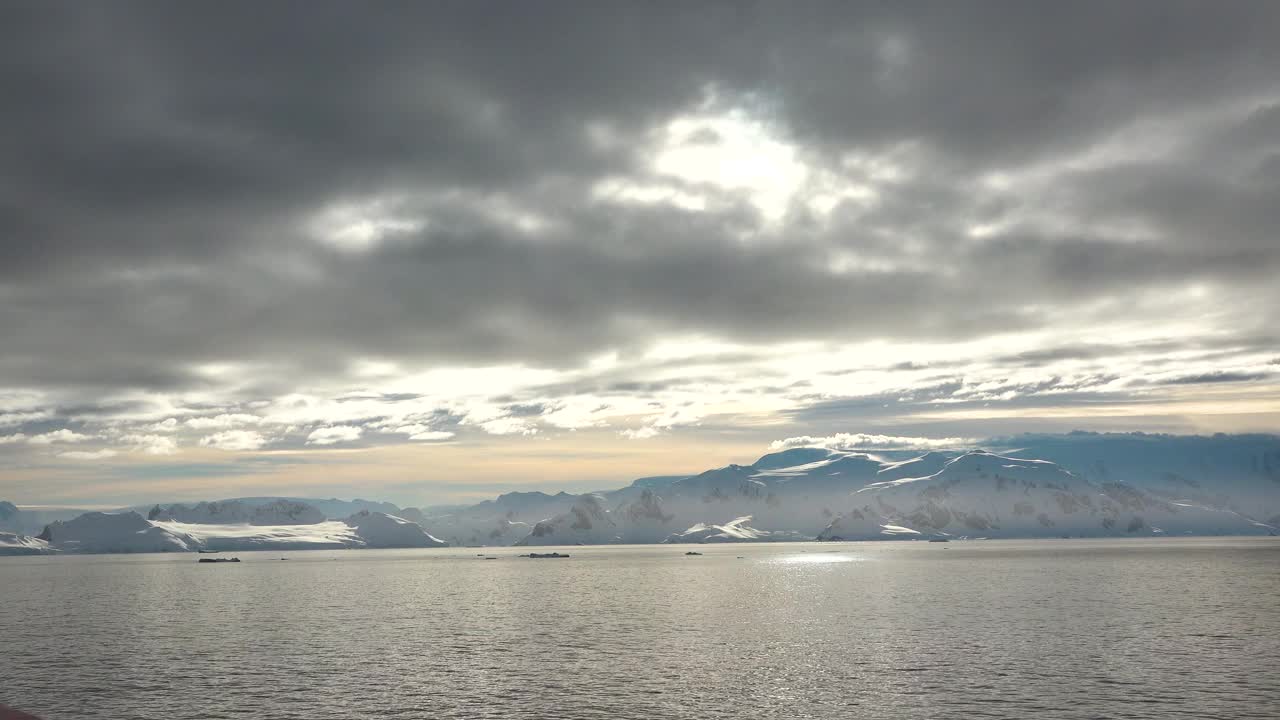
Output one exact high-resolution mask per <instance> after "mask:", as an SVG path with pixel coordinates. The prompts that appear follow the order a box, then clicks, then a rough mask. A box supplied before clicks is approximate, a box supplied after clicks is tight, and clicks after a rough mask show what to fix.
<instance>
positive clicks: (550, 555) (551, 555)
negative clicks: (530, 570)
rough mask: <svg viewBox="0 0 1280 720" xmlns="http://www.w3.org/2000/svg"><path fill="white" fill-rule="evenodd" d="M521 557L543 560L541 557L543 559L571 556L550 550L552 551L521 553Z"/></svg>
mask: <svg viewBox="0 0 1280 720" xmlns="http://www.w3.org/2000/svg"><path fill="white" fill-rule="evenodd" d="M520 557H523V558H533V559H535V560H541V559H543V558H567V557H569V556H568V555H562V554H560V553H558V552H550V553H529V554H528V555H521V556H520Z"/></svg>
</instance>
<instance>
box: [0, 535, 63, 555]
mask: <svg viewBox="0 0 1280 720" xmlns="http://www.w3.org/2000/svg"><path fill="white" fill-rule="evenodd" d="M49 552H51V550H50V548H49V543H47V542H45V541H44V540H41V539H39V538H34V537H31V536H30V535H19V534H17V533H11V532H0V555H44V554H46V553H49Z"/></svg>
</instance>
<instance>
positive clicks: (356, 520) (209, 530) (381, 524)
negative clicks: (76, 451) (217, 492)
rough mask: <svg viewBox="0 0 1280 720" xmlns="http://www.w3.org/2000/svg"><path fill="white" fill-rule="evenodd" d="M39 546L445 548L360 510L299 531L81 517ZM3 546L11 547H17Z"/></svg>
mask: <svg viewBox="0 0 1280 720" xmlns="http://www.w3.org/2000/svg"><path fill="white" fill-rule="evenodd" d="M40 540H41V541H43V542H46V543H47V546H48V547H49V548H53V549H56V550H60V551H63V552H81V553H118V552H120V553H127V552H187V551H195V550H219V551H221V550H226V551H236V550H318V549H341V548H423V547H442V546H444V545H446V543H444V542H442V541H440V540H438V539H436V538H434V537H432V536H431V535H430V534H428V533H427V532H426V531H425V530H423V529H422V527H421V526H419V525H418V524H417V523H413V522H410V521H408V520H405V519H403V518H398V517H395V516H393V515H387V514H385V513H380V512H370V511H368V510H362V511H360V512H359V513H356V514H355V515H352V516H351V517H350V518H347V519H346V520H325V521H323V522H318V523H307V524H301V525H251V524H249V523H216V524H214V523H184V522H176V521H172V520H155V521H152V520H147V519H146V518H144V517H142V516H141V515H139V514H138V513H135V512H127V513H96V512H95V513H86V514H84V515H81V516H80V517H78V518H76V519H74V520H70V521H65V522H55V523H52V524H50V525H49V526H48V527H47V528H46V529H45V532H44V533H42V534H41V536H40ZM6 544H7V545H8V544H15V545H16V541H14V542H12V543H6Z"/></svg>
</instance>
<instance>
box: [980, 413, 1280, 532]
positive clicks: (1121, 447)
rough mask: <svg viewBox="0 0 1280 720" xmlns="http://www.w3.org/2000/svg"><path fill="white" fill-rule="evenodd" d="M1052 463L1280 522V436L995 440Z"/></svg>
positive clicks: (1022, 437) (1095, 478)
mask: <svg viewBox="0 0 1280 720" xmlns="http://www.w3.org/2000/svg"><path fill="white" fill-rule="evenodd" d="M992 447H1005V448H1010V449H1011V450H1010V452H1011V453H1012V454H1016V455H1018V456H1019V457H1034V458H1041V459H1044V460H1050V461H1052V462H1055V463H1057V464H1059V465H1061V466H1062V467H1064V468H1066V469H1067V470H1070V471H1071V472H1073V473H1076V474H1077V475H1079V476H1081V477H1083V478H1085V479H1087V480H1089V481H1091V482H1094V483H1099V484H1101V483H1116V482H1121V483H1125V484H1128V485H1133V486H1136V487H1138V488H1141V489H1142V490H1145V491H1147V492H1149V493H1152V494H1154V495H1157V496H1159V497H1161V498H1163V499H1166V500H1170V501H1176V502H1187V503H1194V504H1199V505H1208V506H1213V507H1222V508H1226V509H1230V510H1234V511H1236V512H1240V513H1244V514H1247V515H1249V516H1250V517H1253V518H1254V519H1257V520H1262V521H1266V522H1269V523H1271V524H1280V437H1278V436H1275V435H1211V436H1198V435H1150V434H1146V433H1085V432H1075V433H1068V434H1066V435H1019V436H1014V437H1010V438H999V439H994V440H992Z"/></svg>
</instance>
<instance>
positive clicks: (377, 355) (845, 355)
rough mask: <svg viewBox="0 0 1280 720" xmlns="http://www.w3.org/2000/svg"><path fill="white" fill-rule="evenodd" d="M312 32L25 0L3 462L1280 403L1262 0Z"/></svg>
mask: <svg viewBox="0 0 1280 720" xmlns="http://www.w3.org/2000/svg"><path fill="white" fill-rule="evenodd" d="M1152 17H1159V18H1160V22H1159V23H1156V24H1154V25H1153V23H1152V22H1151V18H1152ZM306 20H307V21H306V22H305V23H300V22H299V20H298V15H297V12H296V11H294V10H293V9H290V8H284V7H270V8H254V9H253V10H252V11H249V10H247V9H245V8H242V7H238V6H235V5H227V4H218V5H210V6H209V7H204V8H200V9H199V10H197V11H192V10H191V9H189V8H181V9H179V8H169V7H163V6H154V5H150V4H146V5H135V4H116V5H112V6H110V7H82V6H68V7H56V8H55V7H43V6H41V7H36V8H24V9H21V10H19V9H13V8H5V9H0V67H14V68H21V69H22V72H21V73H18V74H16V75H15V74H10V75H6V76H5V89H6V100H7V102H6V109H7V110H9V111H7V112H5V113H3V114H0V137H8V138H18V139H20V142H14V143H9V144H5V145H3V147H0V162H3V166H4V167H5V168H6V177H7V178H10V180H8V181H6V182H5V183H4V185H3V187H2V188H0V337H3V338H4V352H3V353H0V377H3V378H4V387H0V427H3V428H5V435H3V436H0V438H18V437H21V438H23V439H22V440H21V441H14V440H8V441H7V442H5V443H4V452H5V453H6V454H14V455H20V454H21V453H24V452H31V451H32V450H31V448H30V447H29V444H30V442H34V441H32V440H28V439H30V438H36V437H44V436H46V435H47V434H49V433H56V432H58V431H59V429H60V428H75V431H74V432H75V433H77V434H79V433H83V434H85V435H86V436H87V435H88V434H95V435H96V436H97V437H102V438H123V437H132V436H137V437H146V436H166V437H170V438H172V446H170V445H169V444H168V442H163V441H160V440H150V441H147V442H145V443H139V444H136V447H138V448H143V449H142V450H141V451H142V452H148V451H150V450H153V449H154V450H162V449H176V450H178V452H181V449H182V448H184V447H201V446H203V447H230V448H234V449H252V448H256V447H261V446H262V445H263V444H264V443H266V441H267V438H268V437H270V439H271V442H272V443H273V444H275V443H279V444H280V445H281V446H288V447H299V446H303V445H323V444H330V443H338V442H351V441H353V440H358V439H360V438H362V437H364V436H363V434H362V433H363V431H362V430H360V429H361V428H367V429H368V430H369V431H370V432H374V431H375V430H376V431H377V432H378V433H379V442H388V443H390V442H406V443H408V442H423V441H427V442H430V441H440V440H447V439H453V438H454V437H462V438H465V439H467V440H468V441H470V440H473V439H474V440H477V441H478V442H484V443H504V442H510V443H516V442H523V441H525V438H527V437H530V436H534V435H537V436H538V437H539V440H540V439H541V438H542V437H546V436H548V435H556V434H561V433H566V432H570V431H573V432H576V433H577V434H578V435H581V436H588V435H591V436H593V437H598V436H607V437H609V438H613V439H615V440H616V438H617V437H618V433H629V434H624V435H623V437H629V438H634V437H637V436H639V435H645V436H648V437H651V438H653V437H657V436H659V435H660V436H661V437H662V440H659V441H658V443H663V442H668V441H671V442H675V441H676V439H677V438H681V437H695V438H701V439H705V440H708V441H715V440H716V439H717V438H722V437H724V435H722V434H721V433H727V432H739V433H742V434H744V435H746V434H749V435H751V437H752V438H753V439H752V440H751V442H757V443H758V442H761V441H763V440H764V439H765V438H769V437H781V436H784V435H790V436H797V437H798V436H803V435H809V436H814V437H822V436H825V435H826V434H827V433H829V432H830V431H831V428H839V427H862V428H876V429H882V430H883V431H884V432H887V433H902V434H907V435H911V434H920V433H928V432H939V433H945V434H948V435H951V434H955V435H966V434H979V433H981V432H982V431H981V429H978V428H973V427H967V426H959V427H951V426H948V427H947V428H946V429H939V428H936V427H927V428H925V427H918V426H915V425H913V423H916V422H917V421H918V419H919V417H918V416H919V415H920V414H921V413H922V412H926V411H931V412H942V411H943V410H946V409H954V410H957V411H959V410H965V411H976V410H978V409H981V408H983V407H985V406H987V405H992V406H997V407H998V408H1004V409H1010V411H1015V410H1016V411H1017V412H1023V413H1028V414H1029V415H1028V416H1029V417H1030V416H1031V415H1032V414H1034V413H1035V412H1037V411H1039V412H1047V410H1046V409H1047V408H1055V409H1056V410H1055V411H1057V410H1061V409H1062V408H1075V407H1079V406H1081V405H1083V404H1084V403H1085V402H1086V400H1088V402H1104V401H1105V402H1109V403H1121V402H1123V403H1130V404H1132V405H1134V406H1135V407H1136V406H1138V405H1142V406H1144V407H1146V408H1149V409H1150V412H1151V413H1152V414H1153V417H1154V416H1155V415H1160V414H1161V413H1173V415H1172V416H1170V417H1166V418H1165V419H1163V420H1159V421H1158V422H1183V423H1185V422H1190V421H1191V420H1189V419H1188V418H1187V416H1186V415H1185V413H1177V412H1174V411H1172V410H1168V409H1167V408H1168V407H1170V405H1169V403H1170V402H1171V401H1172V400H1175V399H1177V398H1179V397H1180V394H1185V393H1191V392H1200V393H1209V392H1217V393H1223V392H1227V391H1229V390H1230V389H1231V386H1233V385H1239V386H1241V387H1247V388H1248V389H1249V390H1251V391H1252V392H1254V393H1255V394H1257V395H1260V396H1262V397H1264V398H1273V397H1275V396H1276V393H1277V390H1276V388H1275V382H1274V380H1275V378H1274V374H1272V373H1271V372H1270V371H1269V370H1267V371H1266V372H1264V371H1263V370H1260V369H1259V368H1263V367H1265V366H1266V363H1267V362H1268V361H1269V360H1270V359H1273V358H1274V348H1275V347H1276V337H1275V331H1274V328H1275V327H1277V326H1280V286H1277V284H1276V283H1275V281H1274V278H1275V277H1276V276H1277V273H1280V245H1277V244H1276V242H1275V228H1276V227H1277V225H1280V215H1278V214H1277V213H1278V212H1280V211H1278V210H1277V204H1276V203H1275V202H1274V197H1276V195H1277V193H1280V170H1278V168H1280V121H1278V120H1277V118H1280V94H1278V93H1277V90H1276V87H1275V77H1276V76H1277V73H1278V72H1280V45H1277V43H1275V42H1274V41H1273V38H1271V37H1270V35H1268V34H1267V32H1265V29H1267V28H1271V27H1275V26H1276V24H1277V22H1280V7H1278V6H1276V5H1275V4H1269V3H1252V4H1242V3H1233V4H1231V5H1230V6H1226V7H1221V8H1214V11H1213V12H1211V13H1206V12H1204V10H1203V9H1202V8H1198V7H1195V6H1194V5H1173V6H1170V5H1169V4H1168V3H1163V2H1155V1H1152V2H1146V1H1143V0H1139V1H1137V2H1127V3H1124V4H1122V5H1119V6H1114V7H1113V6H1106V7H1103V6H1102V5H1081V4H1064V5H1062V6H1061V7H1054V8H1052V9H1045V8H1042V7H1036V8H1034V9H1033V8H1027V7H1017V6H1012V7H1011V6H1010V5H1009V4H1005V3H976V4H971V5H967V6H965V7H964V8H962V9H961V8H955V7H951V6H949V5H947V4H926V5H920V4H913V3H905V4H878V5H873V4H851V3H843V4H842V3H817V4H809V3H802V4H798V5H797V4H785V5H784V4H776V5H773V4H759V5H750V6H738V5H735V4H700V3H699V4H694V3H685V4H663V3H656V4H654V3H649V4H638V5H633V6H628V7H627V8H626V10H625V11H622V10H620V9H619V6H617V5H615V4H610V3H577V4H566V5H561V6H557V7H555V8H551V9H548V8H546V7H543V6H536V7H535V6H524V5H519V4H517V5H514V6H511V7H504V8H503V11H502V13H501V18H500V20H501V22H502V25H503V26H504V27H508V28H519V29H520V31H519V32H518V33H510V32H505V31H503V32H497V31H496V30H495V25H494V23H495V16H494V13H493V12H492V10H491V9H488V8H483V7H479V6H474V5H472V4H466V3H458V4H447V5H439V4H424V5H413V6H402V7H398V8H394V9H390V10H388V11H386V12H380V13H368V12H362V11H360V10H359V9H357V8H354V7H345V8H344V7H340V6H337V7H329V8H326V10H325V12H323V13H311V14H309V15H308V16H307V19H306ZM1100 27H1105V28H1108V29H1109V31H1108V32H1106V33H1101V34H1099V33H1097V32H1094V30H1096V29H1097V28H1100ZM246 28H252V29H253V31H252V32H247V31H246ZM339 36H341V37H344V38H349V39H350V41H349V42H342V43H338V44H335V43H333V42H332V38H334V37H339ZM227 37H236V38H238V42H237V43H236V45H235V47H234V48H229V46H228V45H227V43H226V42H224V40H225V38H227ZM49 48H57V49H58V51H57V52H50V51H49ZM583 63H587V64H589V65H590V66H591V68H592V72H589V73H584V72H580V71H578V68H580V67H581V66H582V65H583ZM1046 88H1052V92H1050V93H1046V90H1045V89H1046ZM1271 367H1274V365H1272V366H1271ZM1231 381H1235V382H1231ZM1232 402H1243V400H1241V399H1240V398H1239V397H1237V398H1235V399H1234V400H1233V401H1232ZM1224 407H1225V406H1224ZM1224 414H1225V413H1224ZM1246 414H1247V413H1246ZM1252 415H1253V416H1255V417H1258V418H1259V419H1258V420H1257V422H1258V423H1259V424H1266V423H1267V422H1269V420H1268V419H1267V418H1266V417H1263V416H1262V415H1260V414H1259V413H1257V412H1253V413H1252ZM872 421H875V422H872ZM1153 422H1156V420H1153ZM1197 422H1198V420H1197ZM1206 422H1207V421H1206ZM1214 422H1217V421H1214ZM411 426H412V427H417V426H421V428H420V429H418V430H416V431H414V432H407V431H400V430H397V428H407V427H411ZM267 428H269V431H268V430H267ZM339 428H341V429H339ZM67 432H72V431H71V430H67ZM316 433H320V434H319V435H316ZM353 433H354V434H353ZM446 433H456V435H446ZM766 433H767V434H766ZM312 436H314V437H312ZM66 441H69V440H67V439H63V440H60V442H66ZM121 442H122V448H123V447H134V445H131V444H130V443H126V442H124V441H121ZM584 442H586V441H584ZM744 442H745V440H744ZM658 443H650V444H651V445H652V444H658Z"/></svg>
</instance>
